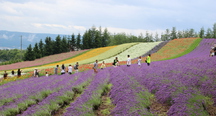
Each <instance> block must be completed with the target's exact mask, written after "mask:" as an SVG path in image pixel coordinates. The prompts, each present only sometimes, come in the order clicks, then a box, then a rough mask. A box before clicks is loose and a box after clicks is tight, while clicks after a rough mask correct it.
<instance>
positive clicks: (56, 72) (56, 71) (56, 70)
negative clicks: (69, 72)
mask: <svg viewBox="0 0 216 117" xmlns="http://www.w3.org/2000/svg"><path fill="white" fill-rule="evenodd" d="M58 67H59V65H56V67H55V71H54V72H55V74H56V75H57V74H58Z"/></svg>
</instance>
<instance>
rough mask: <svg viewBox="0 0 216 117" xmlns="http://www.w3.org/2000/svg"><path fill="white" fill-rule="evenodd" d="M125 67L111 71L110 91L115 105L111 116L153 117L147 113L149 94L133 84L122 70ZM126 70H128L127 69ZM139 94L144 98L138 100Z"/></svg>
mask: <svg viewBox="0 0 216 117" xmlns="http://www.w3.org/2000/svg"><path fill="white" fill-rule="evenodd" d="M124 68H126V66H121V67H119V68H116V69H113V70H111V73H110V74H112V75H111V83H112V84H113V87H112V89H111V93H110V94H111V95H110V96H111V99H112V103H113V104H115V106H116V107H115V108H114V110H112V111H111V115H112V116H141V115H142V116H149V115H153V114H152V113H151V112H149V111H148V109H147V107H148V106H149V104H150V100H149V98H150V93H148V92H147V91H146V90H145V89H144V88H143V87H142V86H140V85H139V83H138V82H135V80H133V79H132V78H131V77H130V76H129V75H128V73H127V72H124V71H123V70H122V69H124ZM126 69H129V67H127V68H126ZM139 94H142V95H144V96H143V97H145V98H140V97H139Z"/></svg>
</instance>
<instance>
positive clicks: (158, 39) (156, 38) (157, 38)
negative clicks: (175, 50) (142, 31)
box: [155, 32, 160, 42]
mask: <svg viewBox="0 0 216 117" xmlns="http://www.w3.org/2000/svg"><path fill="white" fill-rule="evenodd" d="M158 36H159V35H158V33H157V32H156V34H155V41H156V42H158V41H160V38H159V37H158Z"/></svg>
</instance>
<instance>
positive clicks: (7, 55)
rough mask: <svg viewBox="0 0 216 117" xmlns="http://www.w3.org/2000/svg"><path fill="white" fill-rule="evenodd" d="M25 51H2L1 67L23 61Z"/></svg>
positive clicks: (0, 52) (0, 54) (0, 55)
mask: <svg viewBox="0 0 216 117" xmlns="http://www.w3.org/2000/svg"><path fill="white" fill-rule="evenodd" d="M24 53H25V50H22V51H21V50H18V49H10V50H9V49H6V50H0V65H7V64H12V63H16V62H21V61H23V60H22V58H23V56H24Z"/></svg>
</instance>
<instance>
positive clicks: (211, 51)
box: [209, 49, 215, 57]
mask: <svg viewBox="0 0 216 117" xmlns="http://www.w3.org/2000/svg"><path fill="white" fill-rule="evenodd" d="M214 55H215V51H214V49H211V50H210V55H209V56H210V57H213V56H214Z"/></svg>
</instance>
